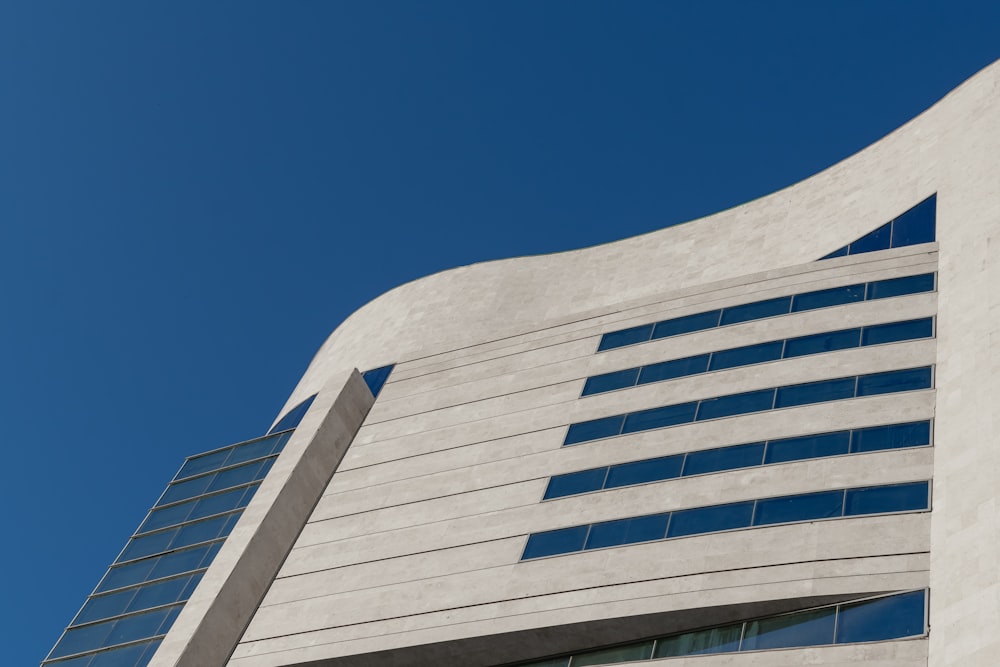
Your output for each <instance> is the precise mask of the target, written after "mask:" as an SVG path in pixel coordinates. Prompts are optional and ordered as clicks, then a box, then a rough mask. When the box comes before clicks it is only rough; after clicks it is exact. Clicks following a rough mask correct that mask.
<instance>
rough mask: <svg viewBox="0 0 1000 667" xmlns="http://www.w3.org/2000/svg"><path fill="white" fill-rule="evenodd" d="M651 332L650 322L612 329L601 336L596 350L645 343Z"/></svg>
mask: <svg viewBox="0 0 1000 667" xmlns="http://www.w3.org/2000/svg"><path fill="white" fill-rule="evenodd" d="M652 333H653V325H652V324H644V325H642V326H641V327H632V328H631V329H622V330H621V331H612V332H611V333H606V334H604V335H603V336H601V344H600V345H598V346H597V351H598V352H601V351H602V350H610V349H612V348H615V347H625V346H626V345H635V344H636V343H645V342H646V341H647V340H649V337H650V335H651V334H652Z"/></svg>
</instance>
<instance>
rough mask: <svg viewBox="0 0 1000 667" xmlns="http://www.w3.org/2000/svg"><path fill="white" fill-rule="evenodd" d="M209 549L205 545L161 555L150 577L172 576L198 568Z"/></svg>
mask: <svg viewBox="0 0 1000 667" xmlns="http://www.w3.org/2000/svg"><path fill="white" fill-rule="evenodd" d="M207 551H208V547H207V546H204V547H196V548H194V549H185V550H184V551H175V552H174V553H171V554H167V555H165V556H160V557H159V558H157V559H156V560H157V563H156V565H155V566H154V567H153V569H152V571H150V573H149V577H148V579H159V578H161V577H170V576H173V575H175V574H180V573H181V572H190V571H191V570H197V569H198V567H199V566H200V564H201V561H202V559H203V558H204V557H205V553H206V552H207Z"/></svg>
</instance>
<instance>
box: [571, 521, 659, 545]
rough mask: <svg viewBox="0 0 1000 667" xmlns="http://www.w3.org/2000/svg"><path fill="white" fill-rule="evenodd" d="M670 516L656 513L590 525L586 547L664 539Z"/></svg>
mask: <svg viewBox="0 0 1000 667" xmlns="http://www.w3.org/2000/svg"><path fill="white" fill-rule="evenodd" d="M669 518H670V515H669V514H654V515H653V516H640V517H636V518H634V519H621V520H619V521H605V522H604V523H595V524H594V525H592V526H591V527H590V535H589V536H588V537H587V545H586V546H585V547H584V548H585V549H600V548H601V547H613V546H617V545H619V544H635V543H636V542H649V541H650V540H662V539H663V536H664V535H665V534H666V532H667V520H668V519H669Z"/></svg>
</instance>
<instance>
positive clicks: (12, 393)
mask: <svg viewBox="0 0 1000 667" xmlns="http://www.w3.org/2000/svg"><path fill="white" fill-rule="evenodd" d="M998 25H1000V5H998V4H997V3H990V2H985V1H984V2H979V3H967V2H952V3H949V4H948V5H947V6H945V5H944V3H929V2H919V1H914V0H909V1H890V0H883V1H881V2H878V3H870V2H852V1H847V2H844V1H840V2H800V1H796V2H777V1H773V2H766V3H762V2H758V3H749V2H745V1H741V2H708V1H706V2H697V3H684V4H681V3H668V2H656V3H653V2H629V3H622V2H606V3H593V2H585V1H581V0H572V1H566V2H502V3H501V2H465V1H463V2H428V3H416V2H406V3H396V2H378V3H373V2H363V1H356V2H353V3H346V2H340V3H334V2H294V3H293V2H281V3H279V2H272V3H259V2H216V3H201V2H199V3H195V2H170V3H166V2H163V3H155V4H153V3H134V2H107V1H102V2H86V3H84V2H61V3H55V2H38V1H35V0H32V1H28V0H25V1H23V2H21V1H14V0H7V2H4V3H3V4H2V5H0V307H2V313H3V319H2V320H0V411H2V417H3V420H4V423H6V424H7V428H6V432H5V436H6V437H5V439H6V451H7V456H8V462H7V474H6V475H5V476H4V484H3V485H2V487H0V489H2V490H0V493H2V498H0V499H2V502H3V505H4V506H5V507H6V508H7V517H6V526H7V528H6V531H5V532H6V539H5V540H4V548H3V549H2V550H0V559H2V565H3V570H4V571H5V572H7V573H8V583H7V586H6V590H7V594H6V599H5V600H4V604H3V605H2V611H0V614H3V615H4V616H5V618H4V619H3V621H4V622H3V623H2V624H0V628H3V630H2V633H3V634H2V636H3V639H4V642H3V643H4V653H5V654H6V655H7V658H6V659H5V662H6V663H7V664H11V665H22V664H23V665H31V664H35V663H37V662H38V661H39V660H40V659H41V658H42V657H44V655H45V654H46V653H47V651H48V650H49V648H51V646H52V644H53V643H54V641H55V640H56V639H57V637H58V635H59V633H60V631H61V629H62V628H63V627H64V626H65V625H66V623H67V622H68V621H69V620H70V618H71V617H72V615H73V614H74V613H75V612H76V611H77V609H78V608H79V606H80V605H81V604H82V602H83V600H84V598H85V596H86V595H87V594H88V593H89V592H90V590H91V589H92V588H93V586H94V585H95V584H96V583H97V581H98V579H99V577H100V576H101V575H102V573H103V571H104V569H105V567H106V566H107V564H108V563H109V562H110V561H111V560H112V559H113V558H114V557H115V556H116V554H117V552H118V551H119V549H120V548H121V547H122V546H123V545H124V542H125V540H126V539H127V537H128V535H129V534H130V533H131V532H132V531H133V530H134V529H135V527H136V526H137V525H138V524H139V522H140V521H141V519H142V518H143V516H144V514H145V512H146V509H147V508H148V507H149V505H151V504H152V502H154V501H155V499H156V497H157V495H158V494H159V492H160V491H161V490H162V488H163V486H164V485H165V484H166V482H167V481H168V480H169V479H170V477H171V476H172V475H173V473H174V472H175V471H176V469H177V468H178V466H179V465H180V463H181V461H182V459H183V457H184V456H186V455H189V454H193V453H196V452H199V451H203V450H206V449H211V448H214V447H218V446H222V445H225V444H229V443H232V442H237V441H240V440H245V439H248V438H251V437H254V436H257V435H260V434H263V433H264V431H265V430H266V428H267V426H268V425H269V424H270V422H271V420H272V419H273V417H274V416H275V414H276V412H277V410H278V409H279V408H280V407H281V405H282V404H283V402H284V400H285V398H286V397H287V396H288V394H289V392H290V391H291V389H292V387H293V386H294V384H295V382H296V380H297V379H298V377H299V376H300V375H301V373H302V371H303V370H304V369H305V366H306V364H307V363H308V361H309V359H310V358H311V356H312V354H313V353H314V352H315V350H316V349H317V348H318V346H319V345H320V343H321V342H322V341H323V339H324V338H325V337H326V336H327V334H328V333H329V332H330V331H331V330H332V329H333V328H334V327H336V326H337V324H338V323H339V322H340V321H342V320H343V319H344V318H345V317H346V316H347V315H348V314H349V313H351V312H352V311H353V310H354V309H356V308H357V307H359V306H360V305H362V304H364V303H365V302H367V301H369V300H371V299H372V298H374V297H375V296H377V295H378V294H380V293H382V292H384V291H385V290H387V289H390V288H391V287H393V286H395V285H398V284H400V283H402V282H405V281H408V280H411V279H414V278H417V277H420V276H423V275H426V274H428V273H432V272H435V271H439V270H441V269H446V268H449V267H453V266H457V265H461V264H468V263H472V262H478V261H483V260H488V259H495V258H501V257H508V256H512V255H524V254H533V253H544V252H553V251H558V250H566V249H571V248H577V247H581V246H587V245H592V244H595V243H601V242H605V241H610V240H614V239H618V238H622V237H625V236H631V235H635V234H639V233H643V232H647V231H650V230H653V229H658V228H661V227H664V226H667V225H672V224H676V223H680V222H683V221H685V220H689V219H692V218H695V217H699V216H702V215H706V214H709V213H712V212H715V211H718V210H720V209H724V208H728V207H730V206H734V205H736V204H739V203H742V202H744V201H747V200H750V199H754V198H756V197H759V196H762V195H765V194H767V193H769V192H772V191H774V190H777V189H779V188H782V187H784V186H787V185H790V184H791V183H794V182H796V181H798V180H801V179H803V178H806V177H808V176H810V175H812V174H814V173H816V172H817V171H820V170H822V169H824V168H825V167H828V166H830V165H831V164H833V163H835V162H837V161H839V160H841V159H843V158H845V157H847V156H848V155H850V154H852V153H854V152H856V151H857V150H859V149H861V148H863V147H864V146H866V145H868V144H870V143H872V142H873V141H876V140H877V139H878V138H880V137H882V136H883V135H885V134H886V133H888V132H890V131H891V130H893V129H894V128H896V127H898V126H899V125H901V124H902V123H904V122H906V121H907V120H909V119H910V118H912V117H913V116H915V115H916V114H918V113H919V112H921V111H923V110H924V109H926V108H927V107H928V106H930V105H931V104H933V103H934V102H935V101H936V100H938V99H939V98H941V97H942V96H943V95H944V94H946V93H947V92H948V91H949V90H951V89H952V88H954V87H955V86H957V85H958V84H960V83H961V82H962V81H963V80H965V79H966V78H968V77H969V76H971V75H972V74H974V73H975V72H976V71H977V70H979V69H980V68H982V67H984V66H986V65H987V64H989V63H990V62H992V61H993V60H995V59H996V58H998V57H1000V39H998V37H997V30H996V26H998Z"/></svg>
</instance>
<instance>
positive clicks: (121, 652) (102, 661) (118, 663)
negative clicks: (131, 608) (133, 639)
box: [42, 637, 163, 667]
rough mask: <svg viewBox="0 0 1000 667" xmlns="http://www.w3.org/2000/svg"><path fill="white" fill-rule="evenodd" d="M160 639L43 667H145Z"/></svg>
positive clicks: (50, 663) (58, 661)
mask: <svg viewBox="0 0 1000 667" xmlns="http://www.w3.org/2000/svg"><path fill="white" fill-rule="evenodd" d="M162 641H163V639H162V637H161V638H156V639H152V640H146V641H141V642H139V643H135V644H128V645H125V646H119V647H117V648H112V649H101V650H99V651H95V652H94V653H89V654H87V655H84V656H80V657H75V658H68V659H66V660H56V661H51V662H50V661H45V662H43V663H42V665H43V666H44V667H146V665H148V664H149V662H150V661H151V660H152V659H153V654H154V653H156V649H158V648H159V647H160V643H161V642H162Z"/></svg>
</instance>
